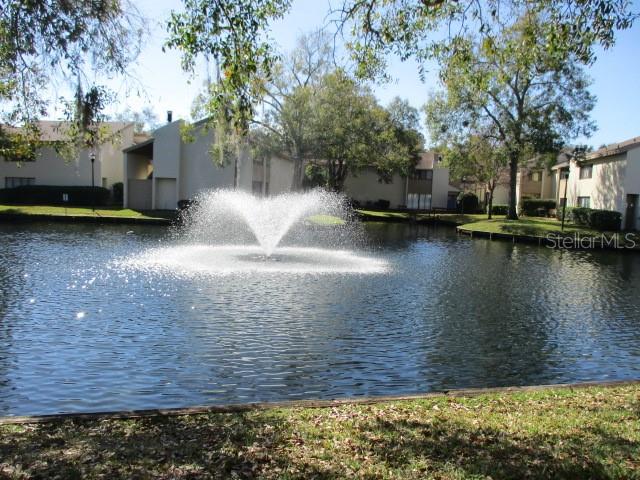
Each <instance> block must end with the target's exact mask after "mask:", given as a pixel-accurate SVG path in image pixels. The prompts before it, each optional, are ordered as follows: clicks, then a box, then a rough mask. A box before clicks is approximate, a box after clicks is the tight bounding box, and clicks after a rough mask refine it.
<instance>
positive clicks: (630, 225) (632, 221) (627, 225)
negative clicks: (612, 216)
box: [624, 194, 638, 230]
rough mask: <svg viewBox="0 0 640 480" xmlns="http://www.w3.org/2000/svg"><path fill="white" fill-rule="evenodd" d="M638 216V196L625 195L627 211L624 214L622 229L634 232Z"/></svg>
mask: <svg viewBox="0 0 640 480" xmlns="http://www.w3.org/2000/svg"><path fill="white" fill-rule="evenodd" d="M637 216H638V194H632V195H627V211H626V214H625V221H624V229H625V230H636V229H637V228H638V226H637V224H636V219H637V218H636V217H637Z"/></svg>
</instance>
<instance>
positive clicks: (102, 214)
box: [0, 205, 168, 220]
mask: <svg viewBox="0 0 640 480" xmlns="http://www.w3.org/2000/svg"><path fill="white" fill-rule="evenodd" d="M0 215H10V216H27V217H28V216H52V217H70V218H73V217H93V218H122V219H134V220H159V219H167V218H168V217H167V215H165V214H163V213H162V212H152V213H151V214H147V213H145V212H140V211H137V210H131V209H128V208H121V207H97V208H96V209H95V210H94V209H92V208H91V207H64V206H47V205H0Z"/></svg>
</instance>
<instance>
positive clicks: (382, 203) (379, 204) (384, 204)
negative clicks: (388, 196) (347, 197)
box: [373, 199, 391, 210]
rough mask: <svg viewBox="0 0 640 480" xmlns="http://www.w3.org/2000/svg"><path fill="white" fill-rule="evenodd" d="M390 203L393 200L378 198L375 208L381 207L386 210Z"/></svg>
mask: <svg viewBox="0 0 640 480" xmlns="http://www.w3.org/2000/svg"><path fill="white" fill-rule="evenodd" d="M389 205H391V202H390V201H389V200H383V199H379V200H376V202H375V203H374V204H373V206H374V208H380V209H382V210H386V209H387V208H389Z"/></svg>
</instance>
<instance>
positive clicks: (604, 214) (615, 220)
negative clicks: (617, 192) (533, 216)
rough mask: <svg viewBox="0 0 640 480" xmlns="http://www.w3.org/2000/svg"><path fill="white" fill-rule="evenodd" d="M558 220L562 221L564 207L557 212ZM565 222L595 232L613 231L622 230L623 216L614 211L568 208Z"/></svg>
mask: <svg viewBox="0 0 640 480" xmlns="http://www.w3.org/2000/svg"><path fill="white" fill-rule="evenodd" d="M556 218H557V219H558V220H561V219H562V207H559V208H558V209H557V210H556ZM565 222H571V223H573V224H575V225H579V226H583V227H589V228H593V229H594V230H603V231H613V232H617V231H618V230H620V225H621V222H622V214H621V213H620V212H616V211H614V210H598V209H593V208H584V207H567V209H566V213H565Z"/></svg>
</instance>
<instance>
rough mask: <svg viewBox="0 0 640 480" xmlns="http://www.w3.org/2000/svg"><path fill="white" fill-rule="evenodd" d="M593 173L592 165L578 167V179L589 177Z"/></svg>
mask: <svg viewBox="0 0 640 480" xmlns="http://www.w3.org/2000/svg"><path fill="white" fill-rule="evenodd" d="M592 175H593V165H583V166H582V167H580V180H583V179H585V178H591V177H592Z"/></svg>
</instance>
